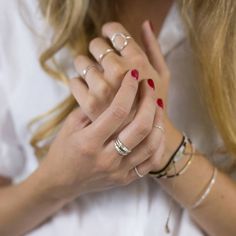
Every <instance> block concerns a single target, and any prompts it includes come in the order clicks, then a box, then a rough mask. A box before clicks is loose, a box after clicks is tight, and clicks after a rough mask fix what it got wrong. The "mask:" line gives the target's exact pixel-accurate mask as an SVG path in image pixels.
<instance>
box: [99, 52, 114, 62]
mask: <svg viewBox="0 0 236 236" xmlns="http://www.w3.org/2000/svg"><path fill="white" fill-rule="evenodd" d="M110 52H114V49H112V48H108V49H107V50H106V51H105V52H104V53H102V54H100V55H99V57H98V62H99V63H100V64H101V63H102V60H103V59H104V57H105V56H106V55H107V54H109V53H110Z"/></svg>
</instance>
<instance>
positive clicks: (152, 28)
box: [148, 20, 154, 33]
mask: <svg viewBox="0 0 236 236" xmlns="http://www.w3.org/2000/svg"><path fill="white" fill-rule="evenodd" d="M148 22H149V25H150V28H151V30H152V32H153V33H154V27H153V24H152V22H151V21H150V20H149V21H148Z"/></svg>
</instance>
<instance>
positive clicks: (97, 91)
mask: <svg viewBox="0 0 236 236" xmlns="http://www.w3.org/2000/svg"><path fill="white" fill-rule="evenodd" d="M116 33H122V34H123V35H125V36H129V35H130V34H129V33H128V32H127V30H126V29H125V28H124V27H123V26H122V25H121V24H120V23H116V22H110V23H106V24H105V25H104V26H103V27H102V35H103V37H104V38H102V37H99V38H95V39H93V40H92V41H91V42H90V44H89V51H90V53H91V54H92V55H93V57H94V58H95V60H96V61H94V60H92V59H90V58H89V57H87V56H84V55H78V56H77V58H76V60H75V66H76V69H77V70H78V72H79V74H80V75H81V78H78V79H73V80H71V82H70V87H71V90H72V93H73V95H74V97H75V98H76V100H77V101H78V103H79V105H80V107H81V108H82V110H83V111H84V113H85V114H86V115H87V116H88V117H89V118H90V120H91V121H94V120H95V119H96V118H97V117H98V116H99V115H100V114H101V113H102V112H103V111H104V110H105V109H106V108H107V107H108V106H109V105H110V103H111V101H112V100H113V98H114V96H115V94H116V92H117V91H118V89H119V87H120V84H121V81H122V79H123V76H124V74H125V73H126V72H127V71H128V70H129V69H132V68H137V69H138V71H139V78H140V80H148V84H149V86H150V87H151V88H152V89H153V90H154V91H155V96H156V99H157V100H156V102H157V103H158V105H159V106H160V107H162V108H163V107H164V104H165V106H166V104H167V93H168V85H169V79H170V73H169V70H168V67H167V65H166V63H165V60H164V58H163V56H162V54H161V51H160V48H159V45H158V43H157V40H156V37H155V35H154V34H153V32H152V29H151V26H150V23H149V22H148V21H146V22H144V24H143V25H142V41H143V45H144V49H145V52H144V50H142V48H141V47H140V46H139V45H138V44H137V43H136V42H135V40H134V39H133V38H128V39H126V40H127V43H128V44H127V46H125V47H124V48H123V49H122V50H120V51H116V50H114V48H113V47H112V46H111V44H110V43H109V42H108V41H107V40H106V38H108V39H110V41H111V42H112V37H113V36H114V34H116ZM115 42H116V43H117V44H118V46H122V45H123V43H124V38H123V39H122V38H121V37H120V38H119V37H117V38H116V41H115ZM113 46H114V45H113ZM107 49H112V50H114V51H110V52H109V53H105V52H106V50H107ZM104 53H105V54H104ZM101 55H105V56H104V57H103V58H102V60H101ZM141 86H143V90H145V89H148V88H147V86H145V85H144V83H143V84H141ZM143 94H145V93H143ZM133 114H134V112H133ZM130 119H132V117H131V118H130ZM164 124H165V128H167V129H169V130H170V129H172V128H173V126H172V125H171V123H170V122H169V119H168V117H167V114H166V113H165V116H164ZM169 132H170V131H168V132H167V133H169ZM169 152H170V153H171V152H172V150H170V151H169ZM169 152H168V150H167V156H169V155H170V153H169ZM163 162H165V160H163Z"/></svg>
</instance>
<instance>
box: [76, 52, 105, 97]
mask: <svg viewBox="0 0 236 236" xmlns="http://www.w3.org/2000/svg"><path fill="white" fill-rule="evenodd" d="M74 64H75V67H76V70H77V71H78V73H79V74H80V75H81V77H83V76H84V71H86V70H87V68H88V66H89V67H90V69H89V70H88V71H87V73H86V75H85V77H84V79H85V81H86V83H87V85H88V88H89V91H90V92H91V93H92V94H93V95H95V96H97V97H98V98H99V97H100V95H103V94H104V93H105V94H107V93H108V92H109V91H108V90H109V85H108V83H106V81H105V80H104V79H103V73H102V72H101V71H100V70H99V65H98V64H96V63H94V62H93V61H92V60H91V59H89V58H88V57H86V56H83V55H80V56H77V58H76V60H75V63H74Z"/></svg>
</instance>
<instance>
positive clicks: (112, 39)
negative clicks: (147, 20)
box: [111, 32, 132, 52]
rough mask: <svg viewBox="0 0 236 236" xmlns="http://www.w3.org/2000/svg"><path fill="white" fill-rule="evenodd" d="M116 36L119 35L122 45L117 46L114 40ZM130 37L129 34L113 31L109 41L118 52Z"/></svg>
mask: <svg viewBox="0 0 236 236" xmlns="http://www.w3.org/2000/svg"><path fill="white" fill-rule="evenodd" d="M117 37H120V38H121V39H122V40H123V41H124V42H123V45H121V46H119V45H118V44H117V42H116V38H117ZM131 38H132V37H131V36H129V35H125V34H123V33H120V32H118V33H115V34H113V35H112V37H111V42H112V45H113V47H114V48H115V49H116V50H117V51H118V52H121V51H122V50H123V49H124V48H125V47H126V46H127V45H128V42H129V41H128V40H129V39H131Z"/></svg>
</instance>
